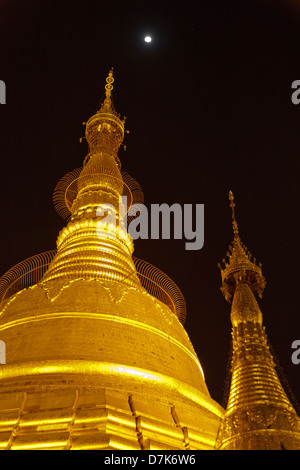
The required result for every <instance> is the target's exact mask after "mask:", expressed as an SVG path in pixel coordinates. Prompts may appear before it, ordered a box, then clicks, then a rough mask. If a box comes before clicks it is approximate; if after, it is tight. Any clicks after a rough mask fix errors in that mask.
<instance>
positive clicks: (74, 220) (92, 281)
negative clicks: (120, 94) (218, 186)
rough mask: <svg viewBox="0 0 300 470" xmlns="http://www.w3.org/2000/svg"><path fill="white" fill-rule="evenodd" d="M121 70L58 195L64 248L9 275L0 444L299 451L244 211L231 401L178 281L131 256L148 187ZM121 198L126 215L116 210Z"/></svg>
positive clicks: (1, 316) (1, 332)
mask: <svg viewBox="0 0 300 470" xmlns="http://www.w3.org/2000/svg"><path fill="white" fill-rule="evenodd" d="M113 81H114V78H113V72H112V70H111V71H110V72H109V75H108V77H107V84H106V87H105V88H106V94H105V99H104V101H103V103H102V105H101V107H100V109H99V110H98V111H97V113H96V114H95V115H93V116H92V117H91V118H90V119H89V120H88V122H87V123H86V133H85V135H86V140H87V142H88V145H89V153H88V155H87V156H86V157H85V159H84V162H83V167H82V168H79V169H77V170H74V171H72V172H71V173H68V174H67V175H66V176H65V177H63V178H62V180H61V181H60V182H59V184H58V185H57V187H56V190H55V193H54V202H55V206H56V208H57V210H58V212H59V213H60V214H61V215H63V216H65V217H67V219H68V223H67V225H66V226H65V227H64V228H63V229H62V231H61V232H60V233H59V236H58V238H57V250H53V251H49V252H46V253H42V254H40V255H36V256H33V257H32V258H29V259H28V260H25V261H23V262H22V263H19V264H18V265H17V266H15V267H14V268H12V269H11V270H9V271H8V272H7V273H6V274H5V275H4V276H2V278H1V280H0V302H1V304H0V340H1V341H2V342H3V343H2V344H5V348H6V363H5V364H3V365H1V366H0V449H7V450H17V449H22V450H69V449H70V450H89V449H97V450H101V449H102V450H106V449H107V450H201V449H244V448H249V449H255V448H268V449H269V448H270V449H273V448H274V449H275V448H287V449H289V448H293V449H294V448H298V449H299V448H300V433H299V419H298V417H297V415H296V413H295V411H294V409H293V407H292V405H291V404H290V402H289V400H288V399H287V397H286V395H285V392H284V390H283V389H282V387H281V384H280V382H279V379H278V378H277V375H276V372H275V365H274V362H273V360H272V356H271V354H270V352H269V349H268V345H267V342H266V336H265V333H264V328H263V327H262V315H261V312H260V310H259V307H258V305H257V303H256V300H255V299H254V295H253V293H258V294H261V293H262V291H263V288H264V278H263V276H262V274H261V268H260V267H259V266H256V264H255V263H254V262H252V261H251V259H250V257H249V255H248V253H247V252H246V250H245V248H244V247H243V245H242V243H241V241H240V238H239V235H238V230H237V224H236V221H235V219H234V221H233V222H234V231H235V237H234V242H233V247H232V248H231V255H230V259H229V262H228V263H226V266H225V268H224V269H223V270H222V279H223V284H222V290H223V293H224V295H225V297H226V298H227V300H229V301H230V300H231V298H233V302H232V313H231V320H232V325H233V360H232V384H231V391H230V396H229V400H228V405H227V409H226V410H224V409H223V408H222V407H221V406H220V405H219V404H218V403H216V402H215V401H214V400H213V399H212V398H211V396H210V394H209V392H208V389H207V386H206V383H205V379H204V376H203V372H202V368H201V365H200V362H199V359H198V358H197V355H196V353H195V351H194V348H193V346H192V344H191V341H190V339H189V337H188V335H187V333H186V331H185V329H184V327H183V323H184V318H185V302H184V298H183V296H182V294H181V292H180V290H179V288H178V287H177V286H176V284H175V283H174V282H173V281H172V280H171V279H169V278H168V276H166V275H165V274H164V273H162V272H160V271H159V270H158V269H157V268H155V267H154V266H151V265H150V264H149V263H147V262H144V261H141V260H138V259H136V258H134V257H133V256H132V254H133V241H132V239H131V237H130V235H129V233H128V232H127V230H126V229H125V228H124V225H123V223H122V217H123V215H124V213H125V214H128V217H129V214H130V213H128V211H129V208H130V206H132V204H139V203H141V202H142V201H143V199H142V191H141V189H140V187H139V185H138V183H137V182H136V181H135V180H134V179H133V178H132V177H130V175H128V174H127V173H124V172H123V171H122V170H121V164H120V160H119V158H118V149H119V147H120V145H121V144H122V142H123V137H124V132H125V129H124V119H121V117H120V116H119V115H118V114H117V113H116V111H115V109H114V106H113V104H112V99H111V92H112V88H113V85H112V84H113ZM120 196H123V197H124V196H126V199H125V198H124V199H122V201H125V202H124V207H123V206H122V207H121V206H120ZM126 201H127V202H126ZM231 205H232V207H234V204H233V199H231ZM112 207H113V208H114V211H113V212H114V215H115V219H116V223H115V224H114V223H108V222H107V213H109V210H111V209H109V208H112ZM99 208H100V209H101V210H99ZM120 209H122V210H121V212H122V214H121V213H120Z"/></svg>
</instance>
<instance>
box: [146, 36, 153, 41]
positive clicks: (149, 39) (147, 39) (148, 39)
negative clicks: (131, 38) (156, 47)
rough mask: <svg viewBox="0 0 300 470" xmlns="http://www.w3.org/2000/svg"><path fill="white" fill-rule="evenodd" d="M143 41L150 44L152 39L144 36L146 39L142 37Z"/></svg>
mask: <svg viewBox="0 0 300 470" xmlns="http://www.w3.org/2000/svg"><path fill="white" fill-rule="evenodd" d="M144 41H145V42H151V41H152V38H151V37H150V36H146V37H144Z"/></svg>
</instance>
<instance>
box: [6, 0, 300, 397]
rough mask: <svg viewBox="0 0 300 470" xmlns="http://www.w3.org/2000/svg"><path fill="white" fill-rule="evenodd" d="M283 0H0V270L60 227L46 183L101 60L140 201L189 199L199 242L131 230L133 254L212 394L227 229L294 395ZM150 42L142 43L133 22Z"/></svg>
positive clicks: (75, 154) (293, 199) (291, 14)
mask: <svg viewBox="0 0 300 470" xmlns="http://www.w3.org/2000/svg"><path fill="white" fill-rule="evenodd" d="M297 5H298V2H296V1H295V2H292V1H291V2H283V1H282V2H280V1H278V2H276V3H275V2H271V1H268V2H267V1H263V0H261V1H254V0H243V1H241V0H234V1H229V2H223V1H221V0H219V1H218V2H216V1H212V0H209V1H207V2H204V1H201V0H198V1H189V0H185V1H184V2H171V1H164V2H160V3H156V2H155V1H152V2H148V3H147V4H146V3H144V2H130V1H129V2H116V3H113V2H101V1H96V0H94V1H90V0H85V1H84V2H76V1H68V2H67V1H62V0H61V1H48V0H44V1H42V2H41V1H33V0H26V2H24V0H18V1H17V0H9V1H8V0H7V1H2V2H1V5H0V41H1V59H0V80H4V81H5V83H6V87H7V104H6V105H2V106H0V155H1V184H0V197H1V235H0V236H1V256H0V271H1V274H3V273H4V272H5V271H7V270H8V269H9V268H10V267H12V266H13V265H15V264H16V263H18V262H19V261H22V260H23V259H25V258H27V257H29V256H32V255H35V254H37V253H40V252H43V251H47V250H51V249H54V248H55V247H56V238H57V235H58V232H59V231H60V230H61V229H62V227H63V226H64V225H65V222H64V221H63V220H62V219H60V217H59V216H58V214H57V213H56V211H55V209H54V206H53V203H52V194H53V190H54V187H55V186H56V183H57V182H58V180H59V179H60V178H61V177H62V176H63V175H64V174H66V173H67V172H69V171H71V170H73V169H74V168H78V167H80V166H81V165H82V162H83V159H84V157H85V155H86V154H87V152H88V149H87V144H86V143H85V142H83V143H79V139H80V137H82V136H83V135H84V126H82V122H84V121H87V120H88V119H89V117H90V116H91V115H92V114H94V113H95V111H96V109H97V108H98V106H99V103H100V102H101V100H102V99H103V96H104V85H105V78H106V76H107V73H108V71H109V69H110V68H111V67H114V76H115V83H114V90H113V98H114V104H115V107H116V110H117V111H118V112H119V113H121V115H122V116H123V115H125V116H127V120H126V126H127V129H129V130H130V134H129V135H126V137H125V141H124V143H125V144H126V146H127V150H126V152H125V151H124V150H123V149H120V152H119V157H120V159H121V162H122V169H123V170H124V171H127V172H129V173H130V174H131V175H132V176H133V177H134V178H135V179H136V180H137V181H138V182H139V183H140V185H141V187H142V189H143V191H144V197H145V204H146V205H150V204H151V203H167V204H169V205H171V204H173V203H179V204H193V205H196V204H204V205H205V242H204V247H203V248H202V249H201V250H199V251H187V250H185V240H137V241H136V242H135V252H134V255H135V256H137V257H139V258H142V259H145V260H147V261H149V262H150V263H152V264H154V265H155V266H157V267H158V268H160V269H161V270H162V271H164V272H165V273H167V274H168V275H169V276H170V277H171V278H172V279H173V280H174V281H175V282H176V283H177V284H178V286H179V287H180V289H181V290H182V292H183V294H184V296H185V299H186V302H187V310H188V314H187V320H186V323H185V328H186V330H187V332H188V334H189V336H190V338H191V340H192V343H193V345H194V347H195V350H196V352H197V355H198V357H199V359H200V362H201V364H202V366H203V369H204V373H205V377H206V382H207V385H208V388H209V391H210V393H211V395H212V397H213V398H214V399H216V400H217V401H218V402H219V403H222V399H223V391H224V383H225V376H226V369H227V363H228V353H229V346H230V335H231V325H230V305H229V304H228V303H227V302H226V301H225V299H224V298H223V296H222V294H221V291H220V286H221V276H220V272H219V269H218V267H217V263H218V262H220V261H221V260H222V258H224V257H225V255H226V251H227V249H228V245H229V244H230V243H231V242H232V238H233V234H232V227H231V209H230V207H229V202H228V191H229V190H230V189H231V190H232V191H233V193H234V195H235V201H236V216H237V219H238V223H239V228H240V234H241V238H242V240H243V242H244V243H245V244H246V245H247V247H248V248H249V250H250V251H251V253H253V256H254V257H256V259H257V260H258V261H261V262H262V264H263V274H264V276H265V277H266V281H267V286H266V289H265V293H264V296H263V299H262V301H259V303H260V306H261V308H262V312H263V315H264V325H265V326H266V331H267V334H268V337H269V340H270V343H271V344H272V346H273V349H274V351H275V353H276V355H277V358H278V360H279V363H280V364H281V366H282V367H283V369H284V372H285V376H286V378H287V380H288V382H289V384H290V386H291V388H292V390H293V392H294V394H295V396H296V398H297V400H298V401H300V381H299V375H300V365H298V366H297V365H294V364H293V363H292V361H291V354H292V352H293V351H292V349H291V344H292V342H293V341H294V340H296V339H300V317H299V306H298V304H299V290H300V289H299V282H300V279H299V277H300V275H299V267H300V254H299V229H300V227H299V190H300V184H299V170H300V164H299V160H300V105H299V106H297V105H294V104H293V103H292V101H291V95H292V92H293V90H292V89H291V84H292V82H293V81H294V80H297V79H299V80H300V59H299V45H300V9H298V7H297ZM147 34H150V35H151V36H152V38H153V40H152V43H151V44H146V43H145V42H144V41H143V38H144V36H145V35H147Z"/></svg>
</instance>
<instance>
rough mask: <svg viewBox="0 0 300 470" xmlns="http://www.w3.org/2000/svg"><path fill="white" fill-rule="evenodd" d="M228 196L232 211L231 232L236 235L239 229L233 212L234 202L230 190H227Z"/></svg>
mask: <svg viewBox="0 0 300 470" xmlns="http://www.w3.org/2000/svg"><path fill="white" fill-rule="evenodd" d="M228 196H229V201H230V207H231V211H232V227H233V233H234V235H238V233H239V229H238V224H237V221H236V220H235V212H234V208H235V203H234V196H233V192H232V191H229V195H228Z"/></svg>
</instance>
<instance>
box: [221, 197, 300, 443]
mask: <svg viewBox="0 0 300 470" xmlns="http://www.w3.org/2000/svg"><path fill="white" fill-rule="evenodd" d="M229 198H230V202H231V207H232V209H233V214H232V215H233V230H234V241H233V245H232V247H231V252H230V253H229V261H228V262H226V263H225V268H224V269H222V292H223V294H224V296H225V298H226V299H227V300H231V299H232V306H231V323H232V342H233V356H232V364H231V371H232V377H231V386H230V393H229V399H228V403H227V408H226V413H225V417H224V421H223V422H222V425H221V427H220V430H219V434H218V439H217V446H216V447H217V448H218V449H221V450H248V449H249V450H264V449H268V450H277V449H278V450H280V449H287V450H293V449H300V420H299V418H298V416H297V414H296V412H295V410H294V408H293V406H292V405H291V403H290V401H289V400H288V398H287V396H286V393H285V391H284V389H283V387H282V385H281V383H280V381H279V378H278V376H277V373H276V366H275V363H274V360H273V357H272V355H271V353H270V350H269V346H268V342H267V336H266V333H265V328H264V326H263V316H262V312H261V310H260V308H259V306H258V303H257V301H256V299H255V297H254V293H257V294H258V295H259V296H261V295H262V291H263V288H264V286H265V280H264V277H263V276H262V272H261V267H260V266H257V265H256V264H255V261H254V260H253V261H252V257H251V255H250V254H249V253H248V252H247V250H246V248H245V247H244V246H243V245H242V242H241V240H240V237H239V232H238V226H237V223H236V220H235V213H234V202H233V195H232V193H230V195H229Z"/></svg>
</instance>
